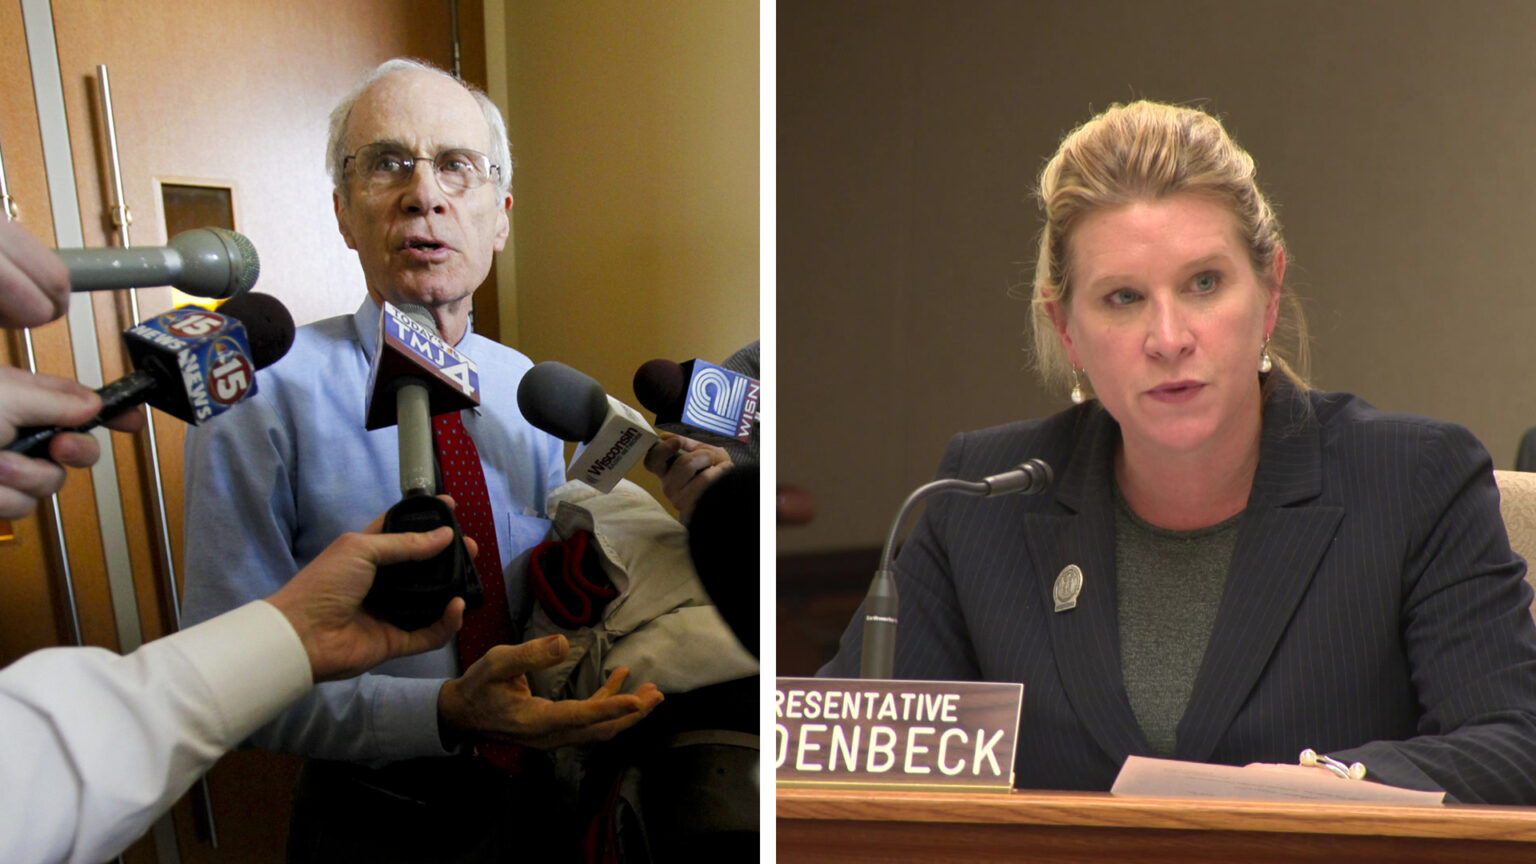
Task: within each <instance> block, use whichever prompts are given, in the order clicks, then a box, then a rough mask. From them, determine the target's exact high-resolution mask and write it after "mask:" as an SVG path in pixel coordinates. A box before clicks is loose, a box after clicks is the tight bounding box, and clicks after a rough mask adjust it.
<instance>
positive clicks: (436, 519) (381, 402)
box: [363, 303, 484, 630]
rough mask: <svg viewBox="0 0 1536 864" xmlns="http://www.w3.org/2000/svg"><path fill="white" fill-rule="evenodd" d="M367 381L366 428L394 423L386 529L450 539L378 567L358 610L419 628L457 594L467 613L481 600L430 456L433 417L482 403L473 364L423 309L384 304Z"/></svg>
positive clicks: (438, 614) (437, 615)
mask: <svg viewBox="0 0 1536 864" xmlns="http://www.w3.org/2000/svg"><path fill="white" fill-rule="evenodd" d="M370 377H371V378H372V382H371V386H370V387H369V397H368V406H367V409H366V411H367V415H368V418H369V420H368V423H367V424H366V425H367V428H369V429H375V428H378V427H380V426H387V425H390V422H389V421H390V419H392V420H393V422H394V423H395V424H397V425H398V426H399V439H400V496H401V497H400V501H399V502H397V503H396V504H395V505H394V506H393V507H391V508H389V510H388V511H387V512H386V513H385V514H384V531H385V532H386V533H404V532H412V531H431V530H433V529H434V528H438V527H441V526H443V525H449V526H452V528H453V540H451V541H449V543H448V546H447V547H446V548H444V549H443V550H442V551H440V552H438V553H437V554H436V555H434V556H432V557H431V558H428V559H427V560H425V561H403V562H400V563H397V564H386V565H384V566H381V567H379V568H378V570H377V572H376V574H375V576H374V579H373V586H372V587H371V588H369V590H368V594H367V596H365V597H364V598H363V608H365V609H367V610H368V611H369V612H371V613H373V614H374V615H376V616H377V617H379V618H382V619H383V620H385V621H388V622H389V623H391V624H393V625H395V626H396V627H399V628H400V629H401V630H416V629H418V628H421V627H425V626H427V625H428V624H431V623H432V622H434V621H436V620H437V619H439V618H441V617H442V615H443V609H444V607H446V606H447V605H448V602H449V601H450V600H452V599H453V598H455V597H463V598H464V601H465V604H466V607H467V608H469V609H475V608H479V606H480V605H481V603H483V602H484V590H483V589H482V588H481V585H480V577H479V574H477V573H476V572H475V566H474V562H473V561H471V560H470V557H469V550H468V549H467V548H466V547H465V545H464V533H463V531H462V530H460V528H459V523H458V521H457V520H456V519H454V517H453V510H452V509H451V508H449V506H448V505H447V504H446V503H445V502H444V501H443V500H442V499H441V498H438V497H437V461H436V458H435V456H434V454H433V451H432V416H433V415H434V414H442V413H447V412H449V411H460V410H462V409H463V408H465V407H469V406H473V405H478V404H480V397H479V394H478V393H477V392H476V388H477V385H478V382H479V376H478V374H477V372H476V370H475V367H474V363H473V362H471V361H470V360H469V359H468V358H466V357H463V356H462V355H460V354H459V353H458V352H457V351H455V350H454V349H453V348H452V347H450V346H449V345H448V344H447V343H446V342H444V341H443V340H442V337H441V336H439V335H438V331H437V324H436V322H434V321H433V320H432V315H431V313H429V312H428V311H427V310H426V309H424V308H423V307H421V306H414V305H407V306H402V307H400V308H398V309H397V308H395V307H394V306H392V305H390V304H388V303H385V304H383V307H382V312H381V315H380V317H379V339H378V344H377V347H376V353H375V355H374V357H373V367H372V369H371V370H370ZM391 403H393V407H394V411H393V414H392V415H390V413H389V410H388V409H389V406H390V404H391Z"/></svg>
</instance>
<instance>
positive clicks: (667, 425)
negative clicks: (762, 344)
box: [634, 358, 762, 447]
mask: <svg viewBox="0 0 1536 864" xmlns="http://www.w3.org/2000/svg"><path fill="white" fill-rule="evenodd" d="M634 388H635V398H636V399H638V400H640V404H641V405H643V406H645V407H646V409H647V410H649V411H650V412H651V413H653V414H655V415H656V428H658V429H664V430H666V431H668V432H672V433H674V434H677V435H684V436H687V437H689V438H693V439H695V440H698V441H703V442H704V443H706V444H714V445H716V446H721V447H725V446H732V445H739V444H742V443H743V442H747V441H750V440H751V439H752V436H753V433H754V432H755V430H756V427H757V413H758V406H759V404H760V403H761V401H762V384H761V382H759V381H758V380H757V379H756V378H753V377H751V376H749V375H743V374H741V373H740V372H736V371H733V370H731V369H727V368H725V367H724V366H716V365H715V364H713V363H710V362H708V361H705V360H698V359H694V360H686V361H684V362H682V363H677V362H674V361H672V360H665V359H660V358H658V359H656V360H650V361H648V362H646V363H644V364H642V365H641V366H640V368H639V369H637V370H636V371H635V379H634Z"/></svg>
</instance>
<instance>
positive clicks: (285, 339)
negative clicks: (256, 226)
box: [5, 293, 293, 458]
mask: <svg viewBox="0 0 1536 864" xmlns="http://www.w3.org/2000/svg"><path fill="white" fill-rule="evenodd" d="M123 341H124V343H125V344H126V346H127V348H128V357H129V360H130V361H131V362H132V364H133V368H134V371H133V372H131V373H129V374H127V375H125V376H123V377H122V378H119V379H117V380H116V381H113V382H112V383H111V384H108V385H106V386H105V387H102V388H101V389H99V390H97V391H96V393H97V394H98V395H99V396H101V412H100V413H99V414H97V415H96V416H95V417H94V418H92V419H91V420H90V421H89V422H87V423H86V424H85V425H83V426H76V427H74V428H73V429H66V428H64V427H60V426H51V427H37V426H34V427H29V428H26V429H21V430H18V434H17V437H16V440H15V441H12V442H11V443H10V444H7V445H6V447H5V449H6V450H7V451H10V452H13V453H21V454H24V455H26V456H32V457H37V458H42V457H45V456H46V455H47V452H48V442H49V441H52V440H53V436H55V435H57V434H58V433H60V432H66V431H68V432H88V431H90V430H92V429H95V428H96V427H97V426H100V425H101V424H102V423H104V422H106V421H107V420H109V419H111V418H112V417H115V416H117V415H118V414H120V413H122V412H123V411H124V410H126V409H128V408H132V407H133V406H135V405H138V404H141V403H145V402H147V403H149V405H151V406H152V407H155V408H159V409H160V410H161V411H164V412H165V413H167V414H170V415H171V416H173V417H176V418H178V419H180V420H183V421H185V422H187V423H192V424H198V423H202V422H204V421H206V420H208V419H209V418H211V417H217V416H218V415H220V414H223V413H224V412H225V411H228V410H229V409H230V408H231V407H233V406H234V404H235V403H236V402H239V401H240V400H241V399H244V398H245V397H247V396H249V395H251V394H252V393H255V392H256V370H257V369H262V368H265V367H266V366H269V365H271V364H272V363H274V362H276V361H277V359H278V358H280V357H282V356H283V355H284V354H286V353H288V346H290V345H292V344H293V316H291V315H290V314H288V309H287V308H286V307H285V306H283V304H282V302H281V301H279V300H278V299H277V298H276V297H273V296H271V295H270V294H254V293H253V294H243V295H241V296H239V297H236V298H235V299H233V300H230V301H229V302H228V303H225V304H224V305H223V306H221V307H220V308H219V310H218V311H217V312H215V311H211V310H208V309H204V308H202V307H201V306H178V307H176V308H175V309H172V310H170V311H169V312H165V313H163V314H161V315H158V316H156V317H154V318H152V319H150V320H148V321H144V322H142V323H140V324H137V325H135V326H133V327H132V328H130V329H128V330H127V331H125V332H124V333H123Z"/></svg>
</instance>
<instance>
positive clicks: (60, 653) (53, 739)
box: [0, 600, 311, 864]
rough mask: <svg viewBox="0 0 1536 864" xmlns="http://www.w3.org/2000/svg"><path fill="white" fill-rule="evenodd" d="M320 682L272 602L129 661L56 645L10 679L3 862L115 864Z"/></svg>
mask: <svg viewBox="0 0 1536 864" xmlns="http://www.w3.org/2000/svg"><path fill="white" fill-rule="evenodd" d="M310 685H311V680H310V668H309V658H308V656H307V655H306V654H305V651H304V646H303V645H302V644H301V643H300V642H299V638H298V634H297V633H295V632H294V630H293V627H292V626H291V625H289V623H288V620H287V618H285V617H283V614H282V613H281V612H279V611H277V609H276V608H275V607H273V606H272V605H270V604H268V603H267V602H265V601H260V600H258V601H255V602H252V603H247V604H246V605H244V606H241V607H239V608H237V609H234V610H232V611H230V612H226V613H225V614H223V615H220V616H218V617H216V618H212V619H210V620H208V621H205V622H203V623H201V624H198V625H197V626H195V627H191V628H188V629H187V630H184V631H182V632H180V633H176V634H173V635H171V636H167V637H165V638H163V639H157V640H155V641H153V642H150V643H148V644H145V645H144V646H142V647H141V648H139V649H138V650H137V651H134V652H133V653H131V654H128V655H126V656H119V655H117V654H114V653H112V652H110V651H106V650H103V649H100V648H48V649H45V650H42V651H36V652H34V653H32V654H29V655H27V656H26V657H23V658H22V659H20V660H18V661H16V662H15V663H13V664H11V665H10V666H9V667H7V668H6V669H4V670H0V861H4V862H8V864H10V862H44V861H47V862H52V861H71V862H83V864H89V862H99V861H102V860H105V859H108V858H110V857H112V856H113V855H115V854H116V853H117V852H119V851H121V850H122V849H123V848H124V847H126V846H127V845H128V844H129V843H131V842H132V841H133V840H135V839H136V838H138V837H139V836H140V835H141V834H143V833H144V831H145V830H147V829H148V828H149V826H150V825H151V824H153V823H154V821H155V819H156V818H158V817H159V816H160V815H161V814H162V813H163V812H164V811H165V810H167V809H168V808H169V807H170V806H171V804H173V803H174V802H175V801H176V799H178V798H180V797H181V795H182V793H183V792H185V791H186V790H187V788H188V787H189V786H191V785H192V782H193V781H194V780H196V779H197V778H198V777H199V776H200V775H201V774H202V773H203V772H204V771H206V770H208V768H209V767H210V766H212V765H213V763H214V762H215V761H216V760H217V759H218V758H219V757H220V756H222V755H223V754H224V753H225V752H226V751H227V750H229V749H230V748H231V747H233V746H235V745H236V744H238V743H240V741H242V740H243V739H244V738H246V737H247V736H249V735H250V734H251V732H253V731H254V730H255V729H256V728H257V727H259V726H261V725H262V724H263V723H265V722H267V721H268V720H270V719H272V717H273V716H275V715H276V714H277V713H278V712H279V711H280V710H282V709H283V708H284V707H286V706H287V705H288V704H290V703H291V702H293V701H294V700H295V699H298V698H299V697H300V696H302V695H303V694H304V693H305V692H306V691H308V690H309V688H310Z"/></svg>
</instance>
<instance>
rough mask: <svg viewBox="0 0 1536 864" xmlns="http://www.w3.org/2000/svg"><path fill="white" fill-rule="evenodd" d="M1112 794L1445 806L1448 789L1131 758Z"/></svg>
mask: <svg viewBox="0 0 1536 864" xmlns="http://www.w3.org/2000/svg"><path fill="white" fill-rule="evenodd" d="M1109 791H1110V794H1112V795H1143V796H1151V797H1159V798H1229V799H1234V800H1242V801H1348V802H1354V803H1360V804H1410V805H1419V806H1432V805H1440V804H1443V803H1444V802H1445V793H1444V792H1420V791H1418V790H1415V789H1403V788H1401V787H1398V786H1387V785H1385V784H1382V783H1374V782H1371V781H1370V780H1345V779H1343V778H1341V777H1337V776H1335V775H1334V774H1333V773H1331V772H1329V771H1327V770H1324V769H1321V768H1303V767H1302V766H1300V765H1269V764H1254V765H1243V766H1237V765H1206V764H1204V763H1201V762H1181V761H1178V760H1176V759H1148V758H1146V757H1143V756H1131V757H1129V758H1127V759H1126V760H1125V765H1123V766H1122V767H1121V768H1120V776H1118V777H1116V778H1115V785H1114V786H1113V787H1111V788H1110V790H1109Z"/></svg>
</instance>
